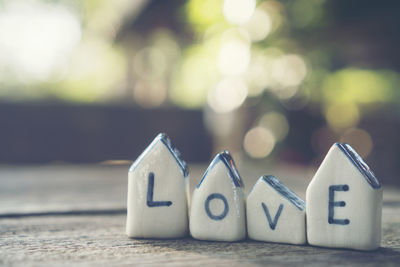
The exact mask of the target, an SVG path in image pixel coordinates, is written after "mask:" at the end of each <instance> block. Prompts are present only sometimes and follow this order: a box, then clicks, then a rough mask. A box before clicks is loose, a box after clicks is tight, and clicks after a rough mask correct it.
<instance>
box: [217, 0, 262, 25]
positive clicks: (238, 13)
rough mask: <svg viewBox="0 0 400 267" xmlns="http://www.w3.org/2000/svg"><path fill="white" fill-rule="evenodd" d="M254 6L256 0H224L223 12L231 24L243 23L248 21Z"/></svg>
mask: <svg viewBox="0 0 400 267" xmlns="http://www.w3.org/2000/svg"><path fill="white" fill-rule="evenodd" d="M255 7H256V0H225V1H224V5H223V9H222V11H223V14H224V16H225V18H226V20H227V21H229V22H230V23H232V24H238V25H240V24H243V23H245V22H246V21H248V20H249V19H250V17H251V15H252V14H253V12H254V9H255Z"/></svg>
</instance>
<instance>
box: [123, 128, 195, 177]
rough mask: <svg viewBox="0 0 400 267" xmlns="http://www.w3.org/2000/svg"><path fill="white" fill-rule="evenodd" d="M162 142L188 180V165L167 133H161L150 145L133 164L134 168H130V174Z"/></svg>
mask: <svg viewBox="0 0 400 267" xmlns="http://www.w3.org/2000/svg"><path fill="white" fill-rule="evenodd" d="M159 141H161V142H162V143H163V144H164V145H165V146H166V147H167V149H168V151H169V152H170V153H171V155H172V156H173V157H174V159H175V160H176V163H178V165H179V167H180V169H181V170H182V173H183V176H184V177H185V178H186V177H188V175H189V169H188V166H187V164H186V162H185V161H184V160H183V159H182V158H181V153H180V152H179V150H178V149H177V148H175V147H174V146H173V145H172V142H171V140H170V139H169V138H168V136H167V135H166V134H165V133H159V134H158V135H157V136H156V137H155V138H154V140H153V141H152V142H151V143H150V145H149V146H148V147H147V148H146V149H145V150H144V151H143V152H142V154H140V156H139V157H138V158H137V159H136V160H135V162H134V163H133V164H132V166H131V167H130V168H129V172H132V171H134V170H135V169H136V167H137V166H138V165H139V163H140V162H141V161H142V160H143V158H144V157H145V156H146V155H147V153H149V151H150V150H151V149H152V148H153V147H154V146H155V145H156V144H157V143H158V142H159Z"/></svg>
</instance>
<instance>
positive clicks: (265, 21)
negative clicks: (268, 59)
mask: <svg viewBox="0 0 400 267" xmlns="http://www.w3.org/2000/svg"><path fill="white" fill-rule="evenodd" d="M243 28H244V29H245V30H246V31H247V32H248V33H249V36H250V38H251V40H252V41H255V42H256V41H261V40H263V39H265V38H266V37H267V36H268V34H269V33H270V32H271V30H272V21H271V17H270V16H269V14H268V13H267V12H266V11H264V10H262V9H259V8H257V9H256V10H255V11H254V13H253V16H251V18H250V20H249V21H248V22H246V23H245V24H244V25H243Z"/></svg>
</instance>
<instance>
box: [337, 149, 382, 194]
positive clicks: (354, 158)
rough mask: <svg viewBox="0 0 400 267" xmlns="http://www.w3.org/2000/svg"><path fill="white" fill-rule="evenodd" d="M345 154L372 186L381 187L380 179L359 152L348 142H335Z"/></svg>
mask: <svg viewBox="0 0 400 267" xmlns="http://www.w3.org/2000/svg"><path fill="white" fill-rule="evenodd" d="M335 145H336V146H337V147H338V148H339V149H340V150H341V151H342V152H343V153H344V154H345V155H346V157H347V158H348V159H349V160H350V161H351V163H353V165H354V166H355V167H356V168H357V169H358V170H359V171H360V173H361V174H362V175H363V177H364V178H365V180H367V182H368V183H369V184H370V185H371V186H372V188H374V189H378V188H380V187H381V184H380V182H379V180H378V179H377V178H376V176H375V174H374V173H373V172H372V170H371V169H370V168H369V166H368V165H367V163H365V161H364V160H363V159H362V158H361V157H360V155H358V154H357V152H356V151H355V150H354V149H353V148H352V147H351V146H350V145H349V144H346V143H336V144H335Z"/></svg>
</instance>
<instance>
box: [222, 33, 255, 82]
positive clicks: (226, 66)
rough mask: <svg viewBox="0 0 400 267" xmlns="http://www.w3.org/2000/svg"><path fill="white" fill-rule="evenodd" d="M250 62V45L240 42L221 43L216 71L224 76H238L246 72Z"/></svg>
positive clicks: (239, 40)
mask: <svg viewBox="0 0 400 267" xmlns="http://www.w3.org/2000/svg"><path fill="white" fill-rule="evenodd" d="M249 62H250V45H249V44H248V43H247V42H245V41H243V40H241V39H238V40H230V41H228V42H226V43H223V44H222V46H221V49H220V52H219V55H218V69H219V71H220V72H221V73H222V74H224V75H238V74H242V73H244V72H245V71H246V69H247V66H248V65H249Z"/></svg>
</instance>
